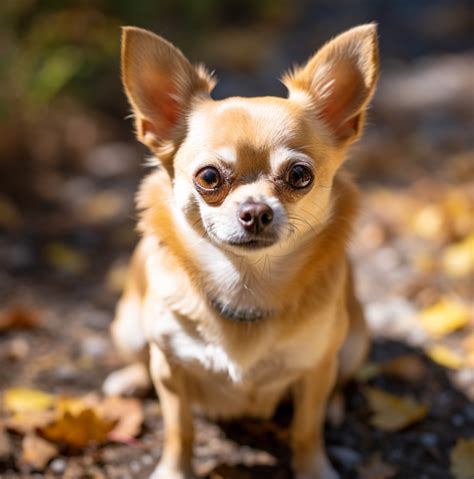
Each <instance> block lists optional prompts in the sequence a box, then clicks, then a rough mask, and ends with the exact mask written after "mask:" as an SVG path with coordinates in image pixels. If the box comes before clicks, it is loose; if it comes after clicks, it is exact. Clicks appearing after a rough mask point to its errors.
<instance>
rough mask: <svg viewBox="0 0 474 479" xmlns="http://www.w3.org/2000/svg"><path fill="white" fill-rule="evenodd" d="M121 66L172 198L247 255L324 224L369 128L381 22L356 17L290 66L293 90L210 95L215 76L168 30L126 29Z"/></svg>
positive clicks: (201, 226)
mask: <svg viewBox="0 0 474 479" xmlns="http://www.w3.org/2000/svg"><path fill="white" fill-rule="evenodd" d="M123 35H124V36H123V44H122V76H123V82H124V85H125V90H126V92H127V96H128V98H129V101H130V103H131V105H132V108H133V113H134V117H135V123H136V131H137V136H138V138H139V140H140V141H142V142H143V143H144V144H146V145H147V146H148V147H149V148H150V149H151V150H152V151H153V152H154V153H155V154H156V156H157V158H158V159H159V160H160V162H161V163H162V165H163V166H164V167H165V168H166V169H167V171H168V172H169V174H170V178H171V180H172V183H173V202H174V206H175V207H177V208H178V209H179V210H180V211H182V212H183V213H184V217H185V218H186V221H187V222H188V223H189V225H191V227H192V228H194V229H196V230H197V231H199V232H200V233H206V234H207V236H208V237H209V238H210V240H211V241H212V242H213V243H214V244H216V245H218V246H219V247H221V248H224V249H227V250H232V251H234V252H238V253H239V254H245V253H246V252H251V251H255V250H256V249H261V248H267V247H270V246H272V245H276V244H282V243H283V242H285V241H287V240H288V239H290V238H291V237H293V236H300V235H304V234H306V233H308V232H310V231H315V230H317V229H318V227H319V226H320V225H322V224H323V223H324V222H325V220H326V219H327V217H328V216H329V215H330V213H331V212H330V206H329V205H330V202H329V198H330V192H331V186H332V180H333V177H334V175H335V173H336V171H337V169H338V167H339V165H340V164H341V163H342V161H343V159H344V155H345V151H346V149H347V147H348V145H349V144H350V143H351V142H353V141H354V140H355V139H356V138H357V137H358V136H359V135H360V133H361V130H362V127H363V123H364V115H365V109H366V107H367V104H368V102H369V101H370V99H371V97H372V95H373V92H374V88H375V83H376V80H377V72H378V56H377V37H376V27H375V25H373V24H369V25H363V26H359V27H356V28H353V29H351V30H349V31H347V32H345V33H343V34H342V35H340V36H338V37H336V38H335V39H333V40H332V41H330V42H329V43H327V44H326V45H325V46H324V47H323V48H322V49H321V50H320V51H319V52H317V53H316V54H315V55H314V56H313V57H312V58H311V59H310V60H309V62H308V63H307V64H306V65H305V66H303V67H301V68H297V69H295V70H293V71H292V72H290V73H288V74H286V75H285V76H284V78H283V83H284V84H285V85H286V86H287V88H288V90H289V95H288V98H277V97H258V98H240V97H234V98H228V99H225V100H221V101H215V100H213V99H212V98H211V97H210V92H211V90H212V88H213V86H214V83H215V82H214V79H213V78H212V76H211V75H209V74H208V73H207V72H206V70H205V69H204V68H203V67H201V66H199V67H193V66H192V65H191V64H190V63H189V62H188V60H187V59H186V58H185V57H184V55H183V54H182V53H181V52H180V51H179V50H178V49H177V48H175V47H174V46H173V45H171V44H170V43H168V42H167V41H166V40H164V39H163V38H161V37H159V36H156V35H154V34H152V33H150V32H147V31H145V30H141V29H137V28H125V29H124V30H123Z"/></svg>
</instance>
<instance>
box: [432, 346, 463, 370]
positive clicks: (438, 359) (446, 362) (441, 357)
mask: <svg viewBox="0 0 474 479" xmlns="http://www.w3.org/2000/svg"><path fill="white" fill-rule="evenodd" d="M426 353H427V354H428V356H429V357H430V358H431V359H432V360H433V361H434V362H435V363H438V364H440V365H441V366H445V367H447V368H451V369H460V368H462V366H463V364H464V361H463V358H462V357H461V356H460V355H459V354H457V353H455V352H454V351H452V350H451V349H449V348H447V347H446V346H442V345H441V344H437V345H435V346H432V347H431V348H429V349H428V350H427V352H426Z"/></svg>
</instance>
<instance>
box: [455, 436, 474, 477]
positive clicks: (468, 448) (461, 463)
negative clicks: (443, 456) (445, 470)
mask: <svg viewBox="0 0 474 479" xmlns="http://www.w3.org/2000/svg"><path fill="white" fill-rule="evenodd" d="M450 458H451V474H452V475H453V476H454V477H455V479H472V478H473V477H474V439H459V440H458V442H457V443H456V444H455V445H454V447H453V448H452V449H451V454H450Z"/></svg>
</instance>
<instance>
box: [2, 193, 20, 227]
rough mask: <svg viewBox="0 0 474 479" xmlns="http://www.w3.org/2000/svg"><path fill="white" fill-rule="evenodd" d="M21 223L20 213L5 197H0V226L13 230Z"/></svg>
mask: <svg viewBox="0 0 474 479" xmlns="http://www.w3.org/2000/svg"><path fill="white" fill-rule="evenodd" d="M21 223H22V218H21V215H20V211H19V210H18V208H17V207H16V206H15V204H14V203H12V202H11V201H10V200H9V199H8V198H6V197H5V196H0V226H2V227H4V228H7V229H13V228H16V227H17V226H19V225H20V224H21Z"/></svg>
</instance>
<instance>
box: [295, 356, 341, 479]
mask: <svg viewBox="0 0 474 479" xmlns="http://www.w3.org/2000/svg"><path fill="white" fill-rule="evenodd" d="M336 374H337V354H327V355H326V357H325V358H324V359H323V360H322V361H321V362H320V363H319V364H318V365H317V367H316V368H314V369H312V370H311V371H309V372H308V373H307V374H306V375H305V376H303V377H302V378H301V379H300V380H299V381H298V382H297V383H296V384H295V386H294V390H293V391H294V405H295V406H294V417H293V423H292V427H291V442H292V444H291V445H292V449H293V470H294V472H295V477H296V478H297V479H337V478H338V477H339V476H338V474H337V473H336V472H335V471H334V469H333V468H332V466H331V464H330V463H329V460H328V459H327V457H326V452H325V447H324V434H323V432H324V416H325V412H326V403H327V400H328V397H329V395H330V393H331V390H332V388H333V386H334V383H335V380H336Z"/></svg>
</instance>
